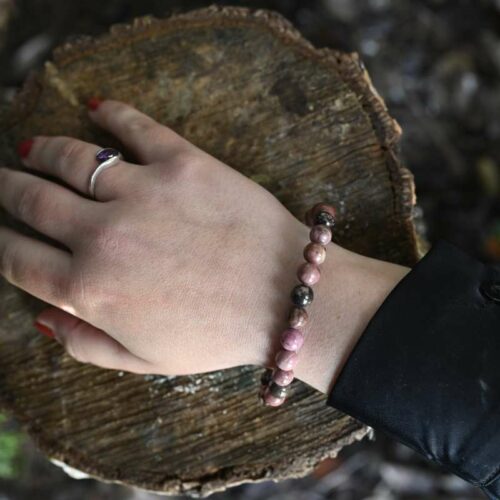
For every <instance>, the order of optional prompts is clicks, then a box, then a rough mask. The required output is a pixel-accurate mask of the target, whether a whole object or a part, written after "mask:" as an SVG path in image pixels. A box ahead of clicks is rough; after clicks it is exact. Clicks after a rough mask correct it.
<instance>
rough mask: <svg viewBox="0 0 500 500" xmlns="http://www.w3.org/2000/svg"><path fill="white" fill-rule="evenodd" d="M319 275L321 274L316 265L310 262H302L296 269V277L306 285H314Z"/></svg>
mask: <svg viewBox="0 0 500 500" xmlns="http://www.w3.org/2000/svg"><path fill="white" fill-rule="evenodd" d="M320 276H321V274H320V272H319V268H318V266H316V265H315V264H311V263H310V262H304V263H303V264H302V265H301V266H300V267H299V269H298V271H297V278H299V280H300V281H301V282H302V283H304V285H308V286H312V285H315V284H316V283H317V282H318V281H319V278H320Z"/></svg>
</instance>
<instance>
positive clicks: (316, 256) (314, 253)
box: [304, 243, 326, 266]
mask: <svg viewBox="0 0 500 500" xmlns="http://www.w3.org/2000/svg"><path fill="white" fill-rule="evenodd" d="M325 257H326V248H325V247H324V246H323V245H320V244H319V243H308V244H307V245H306V247H305V248H304V259H306V260H307V262H310V263H311V264H316V265H317V266H319V265H320V264H323V262H325Z"/></svg>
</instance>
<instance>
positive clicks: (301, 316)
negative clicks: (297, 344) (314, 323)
mask: <svg viewBox="0 0 500 500" xmlns="http://www.w3.org/2000/svg"><path fill="white" fill-rule="evenodd" d="M308 319H309V315H308V314H307V311H306V310H305V309H304V308H303V307H297V306H293V307H292V309H291V310H290V314H289V315H288V324H289V325H290V326H291V327H292V328H302V327H303V326H305V325H306V323H307V320H308Z"/></svg>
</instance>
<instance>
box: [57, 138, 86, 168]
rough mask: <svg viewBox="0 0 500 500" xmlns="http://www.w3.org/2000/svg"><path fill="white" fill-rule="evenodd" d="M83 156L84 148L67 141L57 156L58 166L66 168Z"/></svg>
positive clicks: (74, 142)
mask: <svg viewBox="0 0 500 500" xmlns="http://www.w3.org/2000/svg"><path fill="white" fill-rule="evenodd" d="M84 155H85V146H84V145H83V144H82V143H80V142H78V141H75V140H71V139H70V140H67V141H66V142H65V143H64V144H63V145H62V147H61V151H60V154H59V161H60V163H59V165H60V167H61V168H66V167H67V166H68V165H71V164H73V163H76V162H78V161H79V160H80V159H82V158H83V157H84Z"/></svg>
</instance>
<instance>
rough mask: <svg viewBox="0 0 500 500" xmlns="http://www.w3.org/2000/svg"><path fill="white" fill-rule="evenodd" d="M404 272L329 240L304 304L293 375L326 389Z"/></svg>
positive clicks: (333, 382)
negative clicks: (306, 316)
mask: <svg viewBox="0 0 500 500" xmlns="http://www.w3.org/2000/svg"><path fill="white" fill-rule="evenodd" d="M409 271H410V268H407V267H403V266H400V265H397V264H392V263H390V262H385V261H381V260H376V259H372V258H369V257H364V256H362V255H359V254H356V253H354V252H351V251H349V250H346V249H344V248H342V247H340V246H339V245H336V244H335V243H330V244H329V245H328V248H327V255H326V260H325V262H324V263H323V264H322V265H321V279H320V281H319V282H318V283H317V284H316V285H315V286H314V294H315V295H314V297H315V298H314V300H313V302H312V304H311V305H310V306H309V307H308V313H309V321H308V324H307V325H306V326H305V328H304V334H305V335H304V336H305V342H304V345H303V346H302V348H301V350H300V352H299V359H298V363H297V366H296V368H295V377H296V378H298V379H300V380H302V381H303V382H305V383H307V384H308V385H311V386H312V387H314V388H315V389H317V390H319V391H321V392H323V393H326V394H329V393H330V392H331V390H332V389H333V386H334V385H335V381H336V379H337V377H338V375H339V374H340V372H341V370H342V368H343V366H344V364H345V363H346V361H347V360H348V358H349V356H350V354H351V352H352V350H353V349H354V346H355V345H356V343H357V341H358V340H359V338H360V336H361V335H362V334H363V332H364V330H365V329H366V327H367V325H368V322H369V321H370V319H371V318H372V317H373V315H374V314H375V313H376V311H377V309H378V308H379V307H380V306H381V305H382V303H383V302H384V300H385V298H386V297H387V295H388V294H389V293H390V291H391V290H392V289H393V288H394V287H395V286H396V284H397V283H398V282H399V281H400V280H401V279H402V278H403V277H404V276H405V275H406V274H407V273H408V272H409Z"/></svg>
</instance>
